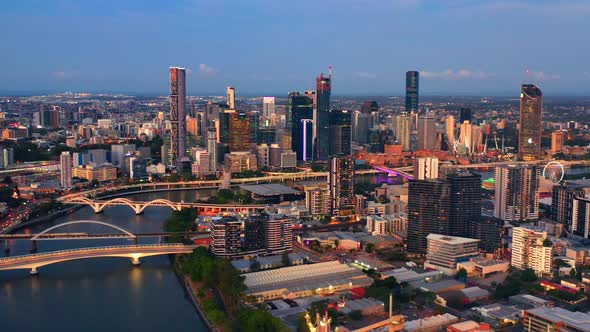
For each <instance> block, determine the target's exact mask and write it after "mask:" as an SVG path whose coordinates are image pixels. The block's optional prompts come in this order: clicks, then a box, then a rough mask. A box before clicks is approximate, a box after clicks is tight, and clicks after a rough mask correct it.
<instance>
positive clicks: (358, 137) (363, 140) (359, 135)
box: [352, 111, 371, 145]
mask: <svg viewBox="0 0 590 332" xmlns="http://www.w3.org/2000/svg"><path fill="white" fill-rule="evenodd" d="M370 117H371V115H370V114H366V113H363V112H361V111H356V112H354V113H352V140H353V141H355V142H357V143H358V144H359V145H365V144H367V143H369V132H370V131H369V129H370V128H371V126H370V120H371V119H370Z"/></svg>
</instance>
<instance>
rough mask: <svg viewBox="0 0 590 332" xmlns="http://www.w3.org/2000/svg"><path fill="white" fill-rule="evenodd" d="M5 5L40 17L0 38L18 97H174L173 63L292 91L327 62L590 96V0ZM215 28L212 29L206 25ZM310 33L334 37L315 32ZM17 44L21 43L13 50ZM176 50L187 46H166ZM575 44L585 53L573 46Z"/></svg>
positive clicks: (241, 84)
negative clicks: (170, 85) (169, 89)
mask: <svg viewBox="0 0 590 332" xmlns="http://www.w3.org/2000/svg"><path fill="white" fill-rule="evenodd" d="M311 5H313V8H314V11H309V10H307V9H308V8H310V6H311ZM0 9H1V10H0V12H2V14H0V15H1V16H0V17H1V18H2V20H0V27H1V28H3V29H5V30H7V29H11V27H13V26H16V25H19V24H22V22H30V24H28V25H27V26H26V28H25V29H17V30H15V29H11V30H10V31H13V33H11V34H10V35H9V36H7V39H6V40H5V42H4V43H3V45H2V46H0V50H2V51H3V52H2V53H3V56H4V57H5V61H4V62H3V63H2V64H1V65H0V70H1V71H2V72H3V76H4V78H5V79H4V80H2V82H0V91H1V92H2V93H8V94H10V93H13V94H18V92H21V93H35V92H61V91H75V92H78V91H88V92H124V93H133V94H165V91H166V85H167V82H166V81H165V80H162V79H161V77H162V71H163V70H162V68H167V67H169V66H176V65H178V66H183V67H186V68H187V86H188V87H190V88H189V90H188V91H187V93H189V94H191V95H194V94H199V95H200V94H210V93H216V94H222V93H223V89H224V88H225V87H226V86H227V85H232V86H235V87H236V88H237V89H238V90H239V91H240V94H241V95H242V96H244V95H253V94H275V95H285V96H286V95H287V93H288V92H289V91H304V90H307V89H310V88H312V87H313V83H314V82H313V77H314V76H315V75H317V73H318V72H321V71H327V67H328V65H333V66H334V86H333V93H334V95H351V94H358V95H371V94H373V95H403V94H404V79H403V75H404V73H405V72H406V71H409V70H417V71H419V72H420V77H421V84H420V85H421V86H420V88H421V94H422V95H439V94H453V95H490V96H493V95H514V94H516V93H513V92H512V91H515V90H516V89H518V86H520V85H521V84H523V83H532V84H535V85H537V86H539V87H540V88H541V89H542V90H543V91H544V92H546V95H582V94H587V93H589V92H590V84H587V83H590V65H588V64H587V62H586V61H584V60H583V58H582V55H583V54H585V53H587V51H588V47H589V46H588V45H587V43H584V41H585V36H584V33H583V31H585V30H587V29H584V28H583V26H587V25H588V23H586V22H584V21H582V19H583V18H584V17H585V14H587V13H588V12H589V11H590V6H589V5H588V4H586V3H584V2H581V1H574V2H568V3H567V4H565V3H553V2H550V1H536V2H533V1H505V2H502V3H499V4H487V3H485V2H483V1H451V2H446V3H445V4H444V5H440V4H437V3H435V2H433V1H428V0H423V1H420V0H414V1H408V0H405V1H391V2H378V1H374V0H370V1H357V0H347V2H346V3H345V4H344V5H341V3H337V2H335V1H332V0H330V1H324V2H321V3H311V2H309V3H306V2H304V3H302V4H298V5H297V6H296V5H294V4H280V5H277V4H275V3H273V2H270V1H267V0H257V1H250V2H248V3H239V2H233V1H220V2H207V1H190V2H189V1H182V2H178V3H175V4H163V3H157V2H154V1H148V2H137V1H131V2H125V3H120V2H116V1H107V2H104V3H101V4H100V5H99V4H98V3H95V2H86V3H84V4H83V5H81V4H77V3H70V2H68V1H59V2H57V1H46V2H40V1H32V0H30V1H23V2H19V3H7V4H3V5H1V6H0ZM230 14H231V15H230ZM546 21H550V22H552V23H555V24H552V25H546V24H544V23H543V22H546ZM220 22H223V24H217V23H220ZM295 22H297V23H299V24H294V23H295ZM350 22H353V23H352V24H350ZM301 23H304V24H301ZM369 23H370V24H369ZM211 24H214V25H215V26H217V28H216V29H215V30H214V31H211V29H207V28H206V27H207V26H210V25H211ZM242 25H248V27H249V29H241V28H240V27H241V26H242ZM71 26H76V29H72V28H71ZM498 26H499V27H500V28H496V27H498ZM156 27H157V28H156ZM466 27H469V29H465V28H466ZM173 31H174V32H175V33H172V32H173ZM458 31H461V33H458ZM176 32H177V33H176ZM518 32H531V33H529V34H527V36H526V38H522V33H518ZM533 32H534V33H533ZM312 34H318V35H321V36H323V37H325V38H306V37H305V36H308V35H312ZM90 36H91V37H92V38H89V37H90ZM284 36H291V37H289V38H284ZM563 36H566V37H563ZM298 39H301V40H302V41H304V44H305V45H307V46H308V47H309V49H310V50H317V49H323V50H324V51H322V52H320V53H317V52H313V51H310V52H304V53H301V52H297V54H298V55H297V56H292V55H290V52H289V46H292V45H294V43H296V42H297V40H298ZM23 40H26V41H27V43H24V44H23V43H22V41H23ZM383 41H388V42H383ZM17 44H18V45H20V50H19V51H18V52H14V50H12V51H11V46H10V45H17ZM177 45H183V46H182V47H181V48H182V49H183V51H182V52H169V50H170V49H171V48H172V47H173V46H174V47H177ZM222 45H223V47H221V46H222ZM227 45H231V46H232V49H234V50H236V51H238V52H239V53H235V52H227V47H226V46H227ZM571 45H576V52H567V50H568V48H570V47H571ZM39 50H47V51H45V52H41V53H39ZM57 50H59V51H57ZM443 50H444V52H443ZM402 51H403V52H402ZM39 54H43V55H42V56H40V55H39ZM236 54H239V56H236Z"/></svg>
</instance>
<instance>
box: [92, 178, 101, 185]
mask: <svg viewBox="0 0 590 332" xmlns="http://www.w3.org/2000/svg"><path fill="white" fill-rule="evenodd" d="M99 184H100V183H99V182H98V180H97V179H92V181H90V186H91V187H98V185H99Z"/></svg>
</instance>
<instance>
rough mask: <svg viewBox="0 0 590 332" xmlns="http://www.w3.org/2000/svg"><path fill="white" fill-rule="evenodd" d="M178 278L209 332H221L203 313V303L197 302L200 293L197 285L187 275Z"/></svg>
mask: <svg viewBox="0 0 590 332" xmlns="http://www.w3.org/2000/svg"><path fill="white" fill-rule="evenodd" d="M178 277H179V278H181V279H182V281H183V285H184V290H185V291H186V293H187V295H188V297H189V298H190V300H191V302H192V304H193V306H194V307H195V310H196V312H197V314H198V315H199V317H200V318H201V319H202V320H203V322H204V323H205V325H207V328H208V329H209V331H211V332H221V331H220V330H219V328H217V327H216V326H215V325H214V324H213V323H212V322H211V321H210V320H209V318H208V317H207V315H206V314H205V312H204V311H203V308H202V307H201V303H200V302H199V301H198V300H197V298H198V294H199V293H198V288H197V287H196V286H195V283H194V282H192V281H191V280H190V277H189V276H188V275H186V274H184V275H179V276H178ZM201 286H202V285H201Z"/></svg>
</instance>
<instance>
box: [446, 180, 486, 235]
mask: <svg viewBox="0 0 590 332" xmlns="http://www.w3.org/2000/svg"><path fill="white" fill-rule="evenodd" d="M446 181H447V182H448V183H449V186H450V193H451V199H450V201H451V206H450V227H449V230H450V234H449V235H452V236H463V237H470V236H471V235H472V225H473V223H474V222H476V221H477V220H479V219H480V218H481V199H482V192H481V175H479V174H474V173H471V172H456V173H451V174H448V175H447V177H446ZM482 240H485V239H482Z"/></svg>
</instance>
